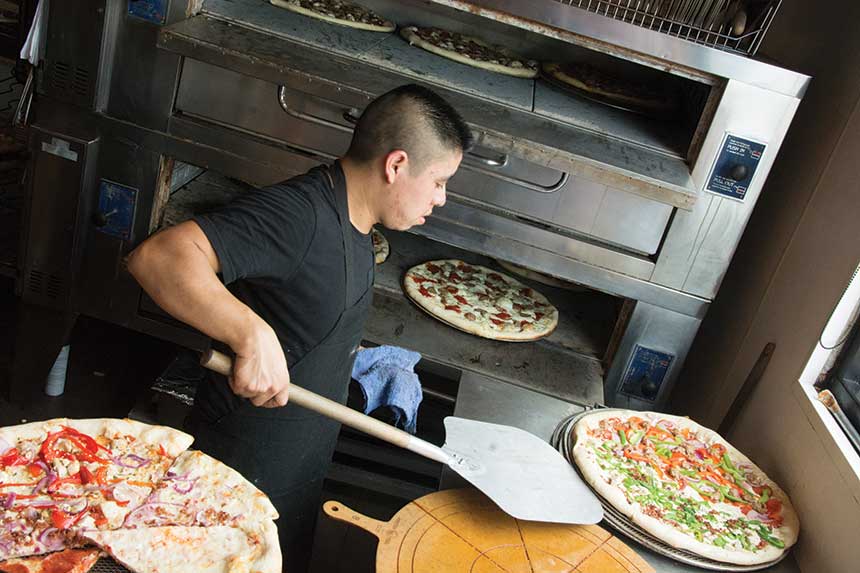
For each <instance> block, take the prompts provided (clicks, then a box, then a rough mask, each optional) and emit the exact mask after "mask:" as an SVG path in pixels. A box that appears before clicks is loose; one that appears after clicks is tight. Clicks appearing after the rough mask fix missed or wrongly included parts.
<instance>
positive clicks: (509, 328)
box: [403, 259, 558, 341]
mask: <svg viewBox="0 0 860 573" xmlns="http://www.w3.org/2000/svg"><path fill="white" fill-rule="evenodd" d="M403 287H404V290H405V292H406V295H407V296H408V297H409V298H410V299H412V300H413V301H414V302H415V303H416V304H417V305H418V306H419V307H420V308H422V309H423V310H424V311H426V312H427V313H429V314H430V315H431V316H433V317H435V318H437V319H439V320H441V321H442V322H445V323H446V324H449V325H451V326H453V327H455V328H458V329H460V330H463V331H465V332H468V333H470V334H475V335H477V336H481V337H484V338H490V339H493V340H505V341H530V340H537V339H539V338H543V337H545V336H548V335H549V334H551V333H552V332H553V330H555V327H556V326H557V325H558V310H556V308H555V307H554V306H553V305H552V304H550V302H549V301H548V300H547V299H546V297H544V296H543V295H542V294H540V293H539V292H537V291H535V290H534V289H532V288H530V287H527V286H526V285H524V284H522V283H520V282H518V281H516V280H514V279H512V278H511V277H507V276H503V275H502V274H500V273H497V272H495V271H493V270H492V269H488V268H486V267H482V266H479V265H470V264H467V263H465V262H463V261H459V260H456V259H446V260H438V261H429V262H426V263H422V264H420V265H417V266H415V267H412V268H411V269H409V270H408V271H406V275H405V276H404V278H403Z"/></svg>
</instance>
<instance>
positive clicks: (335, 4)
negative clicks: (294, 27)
mask: <svg viewBox="0 0 860 573" xmlns="http://www.w3.org/2000/svg"><path fill="white" fill-rule="evenodd" d="M269 1H270V2H271V3H272V4H274V5H275V6H279V7H281V8H286V9H287V10H290V11H292V12H296V13H298V14H303V15H305V16H310V17H311V18H316V19H318V20H324V21H326V22H331V23H332V24H339V25H341V26H348V27H350V28H358V29H359V30H369V31H371V32H393V31H394V30H396V29H397V26H396V25H395V24H394V23H393V22H389V21H388V20H386V19H385V18H383V17H382V16H380V15H378V14H376V13H374V12H373V11H372V10H368V9H367V8H365V7H363V6H359V5H357V4H353V3H351V2H343V0H269Z"/></svg>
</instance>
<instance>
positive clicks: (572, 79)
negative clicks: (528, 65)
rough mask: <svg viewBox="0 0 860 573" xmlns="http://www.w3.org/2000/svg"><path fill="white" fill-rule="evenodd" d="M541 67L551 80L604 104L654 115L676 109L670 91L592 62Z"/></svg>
mask: <svg viewBox="0 0 860 573" xmlns="http://www.w3.org/2000/svg"><path fill="white" fill-rule="evenodd" d="M541 69H542V71H543V74H544V77H546V78H547V79H549V80H550V81H551V82H552V83H554V84H556V85H561V86H563V87H565V88H568V89H573V90H574V91H575V92H576V93H579V94H582V95H584V96H586V97H588V98H591V99H595V100H597V101H600V102H602V103H605V104H609V105H612V106H616V107H621V108H624V109H627V110H631V111H636V112H639V113H645V114H651V115H666V114H669V113H670V112H672V111H675V110H676V109H677V105H678V104H677V100H676V98H675V97H674V96H673V95H672V94H671V93H669V92H667V90H665V89H662V88H661V87H656V86H653V85H651V84H648V83H646V82H642V81H633V80H627V79H625V78H622V77H619V76H616V75H613V74H611V73H609V72H607V71H605V70H603V69H601V68H599V67H596V66H593V65H591V64H586V63H583V62H578V63H571V64H558V63H544V64H543V65H542V67H541Z"/></svg>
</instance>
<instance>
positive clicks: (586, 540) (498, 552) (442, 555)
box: [323, 489, 655, 573]
mask: <svg viewBox="0 0 860 573" xmlns="http://www.w3.org/2000/svg"><path fill="white" fill-rule="evenodd" d="M323 509H324V511H325V513H326V515H328V516H329V517H331V518H333V519H337V520H339V521H343V522H346V523H350V524H352V525H355V526H356V527H360V528H361V529H364V530H366V531H368V532H370V533H372V534H373V535H375V536H376V537H377V538H379V547H378V549H377V551H376V571H377V573H430V572H434V573H440V572H445V573H449V572H450V573H456V572H460V571H462V572H469V573H539V572H540V573H556V572H558V573H561V572H574V571H575V572H577V573H627V572H631V573H655V572H654V569H653V568H652V567H651V566H650V565H648V564H647V563H646V562H645V561H644V560H643V559H642V558H641V557H639V555H637V554H636V553H635V552H634V551H633V550H632V549H630V548H629V547H628V546H627V545H625V544H624V543H622V542H621V541H620V540H618V539H616V538H615V537H613V536H612V535H611V534H610V533H608V532H607V531H606V530H604V529H602V528H600V527H598V526H596V525H559V524H554V523H538V522H534V521H519V520H516V519H514V518H512V517H510V516H509V515H507V514H506V513H504V512H503V511H502V510H500V509H499V508H498V507H497V506H496V505H495V504H494V503H493V502H492V501H490V500H489V499H488V498H487V497H485V496H483V495H482V494H481V493H479V492H478V491H476V490H472V489H457V490H446V491H439V492H434V493H431V494H429V495H426V496H424V497H422V498H420V499H416V500H415V501H412V502H410V503H409V504H407V505H406V506H404V507H403V508H402V509H401V510H400V511H398V512H397V515H395V516H394V517H393V518H392V519H391V521H389V522H387V523H386V522H384V521H378V520H376V519H371V518H369V517H366V516H364V515H361V514H360V513H357V512H355V511H353V510H351V509H349V508H348V507H346V506H344V505H342V504H340V503H338V502H336V501H329V502H326V503H325V505H324V506H323Z"/></svg>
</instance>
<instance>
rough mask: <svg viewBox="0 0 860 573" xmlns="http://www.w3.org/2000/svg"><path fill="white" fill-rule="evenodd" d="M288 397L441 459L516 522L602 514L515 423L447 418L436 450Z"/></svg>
mask: <svg viewBox="0 0 860 573" xmlns="http://www.w3.org/2000/svg"><path fill="white" fill-rule="evenodd" d="M200 363H201V364H202V365H203V366H204V367H206V368H209V369H210V370H213V371H215V372H218V373H220V374H223V375H225V376H229V375H230V373H231V370H232V360H231V359H230V357H228V356H226V355H225V354H222V353H220V352H217V351H214V350H209V351H207V352H206V353H204V354H203V357H202V358H201V360H200ZM290 402H291V403H293V404H296V405H298V406H301V407H303V408H307V409H309V410H312V411H314V412H317V413H318V414H322V415H323V416H326V417H328V418H331V419H333V420H337V421H338V422H340V423H342V424H345V425H347V426H349V427H350V428H354V429H356V430H359V431H361V432H364V433H366V434H369V435H371V436H374V437H376V438H379V439H380V440H383V441H386V442H388V443H390V444H394V445H395V446H399V447H401V448H404V449H407V450H409V451H411V452H415V453H416V454H419V455H421V456H424V457H425V458H428V459H431V460H434V461H437V462H440V463H443V464H446V465H447V466H448V467H450V468H451V469H452V470H454V471H455V472H457V473H458V474H459V475H460V476H462V477H463V478H464V479H466V480H467V481H468V482H469V483H471V484H472V485H474V486H475V487H476V488H478V489H479V490H481V492H483V493H484V494H485V495H486V496H487V497H489V498H490V499H491V500H493V501H494V502H495V503H496V505H498V506H499V508H501V509H502V510H503V511H504V512H505V513H507V514H508V515H510V516H512V517H515V518H517V519H522V520H526V521H544V522H550V523H570V524H582V525H590V524H595V523H598V522H599V521H600V520H601V519H603V507H602V506H601V504H600V501H599V500H598V499H597V497H596V496H595V495H594V493H592V491H591V489H590V488H589V487H588V486H587V485H586V484H585V482H583V481H582V479H581V478H580V477H579V475H578V474H577V472H576V470H575V469H574V468H573V467H572V466H571V465H570V463H569V462H568V461H567V460H566V459H565V458H564V457H563V456H562V455H561V454H560V453H559V452H558V451H556V449H555V448H553V447H552V446H551V445H549V444H548V443H546V442H544V441H543V440H541V439H540V438H538V437H537V436H535V435H533V434H531V433H529V432H526V431H524V430H521V429H519V428H514V427H511V426H503V425H500V424H490V423H487V422H478V421H475V420H467V419H465V418H457V417H454V416H449V417H447V418H445V444H444V445H443V446H442V447H441V448H440V447H438V446H436V445H434V444H431V443H430V442H426V441H424V440H422V439H420V438H417V437H415V436H413V435H411V434H408V433H407V432H404V431H403V430H399V429H397V428H395V427H394V426H390V425H388V424H385V423H384V422H381V421H379V420H376V419H375V418H371V417H370V416H366V415H365V414H362V413H361V412H358V411H356V410H353V409H351V408H347V407H346V406H344V405H342V404H339V403H337V402H334V401H332V400H329V399H328V398H324V397H322V396H320V395H318V394H315V393H313V392H311V391H309V390H305V389H304V388H301V387H299V386H296V385H295V384H290Z"/></svg>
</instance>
